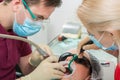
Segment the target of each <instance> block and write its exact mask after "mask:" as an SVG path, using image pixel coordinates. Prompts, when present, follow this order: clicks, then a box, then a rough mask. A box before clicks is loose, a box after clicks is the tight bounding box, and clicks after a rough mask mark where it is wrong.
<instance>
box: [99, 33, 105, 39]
mask: <svg viewBox="0 0 120 80" xmlns="http://www.w3.org/2000/svg"><path fill="white" fill-rule="evenodd" d="M104 34H105V32H103V34H102V35H101V36H100V38H99V39H98V41H101V39H102V38H103V36H104Z"/></svg>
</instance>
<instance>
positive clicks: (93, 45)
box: [83, 44, 99, 50]
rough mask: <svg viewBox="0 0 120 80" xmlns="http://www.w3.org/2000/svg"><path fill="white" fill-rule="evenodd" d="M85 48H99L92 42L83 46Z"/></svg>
mask: <svg viewBox="0 0 120 80" xmlns="http://www.w3.org/2000/svg"><path fill="white" fill-rule="evenodd" d="M83 49H84V50H89V49H95V50H97V49H99V48H98V47H97V46H96V45H95V44H90V45H85V46H83Z"/></svg>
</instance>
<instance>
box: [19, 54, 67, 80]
mask: <svg viewBox="0 0 120 80" xmlns="http://www.w3.org/2000/svg"><path fill="white" fill-rule="evenodd" d="M63 72H65V68H64V67H63V66H62V64H60V63H58V58H57V57H55V56H50V57H48V58H46V59H45V60H44V61H42V62H41V63H40V65H38V66H37V68H36V69H35V70H34V71H33V72H32V73H30V74H29V75H27V76H25V77H22V78H21V80H51V79H61V78H62V77H63V76H64V73H63Z"/></svg>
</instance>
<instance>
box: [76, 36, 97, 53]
mask: <svg viewBox="0 0 120 80" xmlns="http://www.w3.org/2000/svg"><path fill="white" fill-rule="evenodd" d="M88 41H90V38H89V37H88V36H87V37H85V38H84V39H82V40H81V41H80V42H79V43H78V48H77V52H78V53H80V52H81V51H80V50H81V48H83V49H84V50H89V49H98V47H97V46H96V45H95V44H86V43H87V42H88ZM85 44H86V45H85Z"/></svg>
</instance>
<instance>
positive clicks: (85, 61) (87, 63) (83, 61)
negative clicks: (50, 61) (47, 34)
mask: <svg viewBox="0 0 120 80" xmlns="http://www.w3.org/2000/svg"><path fill="white" fill-rule="evenodd" d="M74 55H75V54H72V53H70V52H66V53H64V54H62V55H61V56H60V57H59V61H65V60H66V59H67V57H70V56H73V57H74ZM74 61H75V62H76V63H78V64H82V65H84V66H85V67H87V68H89V70H90V72H89V74H90V75H91V74H92V65H91V63H90V61H89V60H88V59H87V58H86V57H85V56H83V57H82V58H78V57H77V58H75V59H74Z"/></svg>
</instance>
